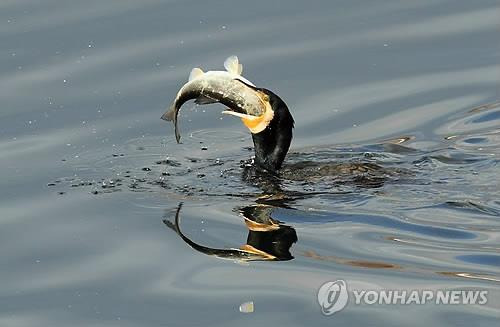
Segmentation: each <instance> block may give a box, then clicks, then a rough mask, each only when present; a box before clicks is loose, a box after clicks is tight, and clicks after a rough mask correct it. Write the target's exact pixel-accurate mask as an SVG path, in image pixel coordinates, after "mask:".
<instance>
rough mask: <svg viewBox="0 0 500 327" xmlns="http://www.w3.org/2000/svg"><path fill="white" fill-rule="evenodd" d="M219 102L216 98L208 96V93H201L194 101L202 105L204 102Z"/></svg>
mask: <svg viewBox="0 0 500 327" xmlns="http://www.w3.org/2000/svg"><path fill="white" fill-rule="evenodd" d="M216 102H219V101H217V100H216V99H212V98H210V97H207V96H206V95H200V96H199V97H197V98H196V100H194V103H196V104H199V105H202V104H211V103H216Z"/></svg>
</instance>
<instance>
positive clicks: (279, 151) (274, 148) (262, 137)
mask: <svg viewBox="0 0 500 327" xmlns="http://www.w3.org/2000/svg"><path fill="white" fill-rule="evenodd" d="M284 109H286V110H284ZM292 130H293V118H292V116H291V114H290V112H289V111H288V108H280V109H278V110H275V116H274V118H273V120H272V121H271V122H270V123H269V125H268V126H267V127H266V128H265V129H264V130H263V131H262V132H260V133H256V134H252V138H253V144H254V147H255V164H256V165H257V167H259V168H261V169H264V170H267V171H269V172H271V173H277V172H278V170H279V169H280V168H281V166H282V164H283V161H284V160H285V156H286V154H287V152H288V149H289V148H290V143H291V142H292V136H293V135H292Z"/></svg>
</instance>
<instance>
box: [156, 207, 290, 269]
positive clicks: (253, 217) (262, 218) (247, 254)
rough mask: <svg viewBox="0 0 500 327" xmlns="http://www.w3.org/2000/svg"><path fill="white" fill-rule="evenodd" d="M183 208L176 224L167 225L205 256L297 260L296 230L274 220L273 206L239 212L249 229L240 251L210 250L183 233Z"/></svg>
mask: <svg viewBox="0 0 500 327" xmlns="http://www.w3.org/2000/svg"><path fill="white" fill-rule="evenodd" d="M181 208H182V203H181V204H179V206H178V207H177V211H176V214H175V219H174V222H171V221H169V220H166V219H165V220H163V222H164V223H165V225H167V226H168V227H170V228H171V229H172V230H174V231H175V232H176V233H177V234H178V235H179V236H180V237H181V238H182V240H183V241H184V242H186V243H187V244H188V245H189V246H191V247H192V248H193V249H195V250H197V251H199V252H201V253H204V254H206V255H212V256H216V257H219V258H224V259H232V260H239V261H258V260H261V261H262V260H264V261H283V260H291V259H293V256H292V255H291V253H290V247H291V246H292V244H293V243H295V242H297V233H296V232H295V229H293V228H292V227H290V226H287V225H284V224H281V223H280V222H279V221H277V220H275V219H273V218H271V213H272V211H273V209H274V208H273V207H271V206H265V205H253V206H248V207H244V208H241V209H240V210H239V212H240V213H241V215H242V216H243V217H244V219H245V225H246V227H247V228H248V237H247V242H246V244H244V245H243V246H241V247H240V248H239V249H235V248H232V249H216V248H209V247H206V246H203V245H200V244H198V243H195V242H194V241H192V240H191V239H190V238H188V237H187V236H186V235H185V234H184V233H182V231H181V228H180V213H181Z"/></svg>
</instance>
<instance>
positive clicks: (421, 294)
mask: <svg viewBox="0 0 500 327" xmlns="http://www.w3.org/2000/svg"><path fill="white" fill-rule="evenodd" d="M349 297H351V298H352V301H351V304H354V305H424V304H435V305H460V304H461V305H483V304H486V303H488V291H487V290H470V289H467V290H384V289H378V290H359V289H353V290H348V288H347V282H346V281H345V280H342V279H338V280H336V281H329V282H326V283H324V284H323V285H321V287H320V288H319V290H318V303H319V305H320V307H321V312H322V313H323V314H324V315H326V316H330V315H332V314H334V313H336V312H339V311H340V310H342V309H344V308H345V307H346V306H347V304H348V303H349Z"/></svg>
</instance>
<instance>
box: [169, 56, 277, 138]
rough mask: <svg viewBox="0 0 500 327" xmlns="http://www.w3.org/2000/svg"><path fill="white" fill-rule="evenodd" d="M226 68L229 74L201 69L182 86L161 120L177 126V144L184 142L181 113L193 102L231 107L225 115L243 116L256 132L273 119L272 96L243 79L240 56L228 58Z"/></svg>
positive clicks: (194, 70)
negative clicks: (184, 107) (181, 129)
mask: <svg viewBox="0 0 500 327" xmlns="http://www.w3.org/2000/svg"><path fill="white" fill-rule="evenodd" d="M224 67H225V69H226V71H207V72H203V70H201V69H200V68H193V69H192V70H191V73H190V75H189V80H188V82H187V83H186V84H184V85H183V86H182V87H181V89H180V90H179V92H178V93H177V95H176V97H175V99H174V101H173V103H172V105H171V106H170V107H169V109H168V110H167V111H166V112H165V113H164V114H163V115H162V116H161V119H163V120H166V121H172V122H173V123H174V129H175V139H176V141H177V143H180V138H181V135H180V131H179V126H178V115H179V111H180V109H181V107H182V105H183V104H184V103H186V102H187V101H189V100H192V99H195V103H196V104H198V105H204V104H211V103H221V104H223V105H225V106H227V107H228V108H227V109H228V110H224V111H223V112H222V113H224V114H229V115H233V116H237V117H240V118H241V119H242V120H243V122H244V123H245V125H247V126H248V127H249V128H253V129H254V130H255V132H258V131H259V129H261V130H262V129H264V128H265V126H267V123H268V122H269V121H270V120H271V119H272V118H273V117H272V116H273V111H272V109H271V105H270V103H269V96H268V95H267V94H266V93H265V92H263V91H261V89H259V88H257V87H256V86H255V85H254V84H253V83H252V82H250V81H249V80H247V79H246V78H244V77H243V76H241V73H242V71H243V66H242V65H241V64H240V63H239V60H238V57H237V56H230V57H229V58H227V59H226V60H225V61H224Z"/></svg>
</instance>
